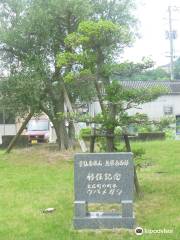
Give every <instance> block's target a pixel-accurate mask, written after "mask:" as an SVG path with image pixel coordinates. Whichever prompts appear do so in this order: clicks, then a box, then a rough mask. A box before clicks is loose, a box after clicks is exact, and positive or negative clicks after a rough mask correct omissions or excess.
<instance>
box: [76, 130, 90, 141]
mask: <svg viewBox="0 0 180 240" xmlns="http://www.w3.org/2000/svg"><path fill="white" fill-rule="evenodd" d="M90 135H91V128H83V129H81V131H80V134H79V137H80V138H88V139H89V137H90Z"/></svg>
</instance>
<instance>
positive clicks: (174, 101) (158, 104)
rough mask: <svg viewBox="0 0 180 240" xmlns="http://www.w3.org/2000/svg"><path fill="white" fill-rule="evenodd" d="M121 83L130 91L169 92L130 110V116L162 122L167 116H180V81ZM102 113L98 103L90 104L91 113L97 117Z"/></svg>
mask: <svg viewBox="0 0 180 240" xmlns="http://www.w3.org/2000/svg"><path fill="white" fill-rule="evenodd" d="M119 83H120V84H121V85H122V86H123V87H125V88H130V89H148V88H153V87H162V88H166V89H167V90H168V93H167V94H162V95H161V96H159V97H158V98H157V99H155V100H153V101H151V102H147V103H144V104H141V105H139V106H138V108H133V109H130V110H128V112H129V114H130V115H134V114H136V113H141V114H146V115H147V116H148V118H149V119H150V120H160V119H161V118H162V117H165V116H174V117H176V116H177V115H180V81H128V80H119ZM100 111H101V109H100V105H99V102H98V101H95V102H93V103H91V104H90V106H89V112H90V114H91V115H93V116H94V115H96V114H97V113H99V112H100Z"/></svg>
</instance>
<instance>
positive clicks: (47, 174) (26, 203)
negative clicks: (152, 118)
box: [0, 141, 180, 240]
mask: <svg viewBox="0 0 180 240" xmlns="http://www.w3.org/2000/svg"><path fill="white" fill-rule="evenodd" d="M142 144H143V147H144V148H145V150H146V158H147V160H148V161H149V162H151V163H152V164H150V166H148V167H146V168H142V169H141V170H140V171H138V176H139V181H140V183H141V188H142V190H143V192H144V196H143V198H142V199H139V200H136V201H135V212H136V218H137V224H138V225H139V226H141V227H142V228H146V229H164V228H165V229H173V231H174V232H173V234H145V235H143V236H140V237H139V236H135V234H134V232H133V231H129V230H124V229H120V230H112V231H101V230H97V231H74V230H73V226H72V218H73V160H72V155H73V152H64V153H59V152H57V151H50V150H48V149H45V148H44V147H40V148H39V147H38V148H37V147H35V148H28V149H23V150H14V151H13V152H12V153H10V154H9V155H7V154H4V153H3V152H0V240H1V239H2V240H37V239H38V240H41V239H42V240H59V239H60V240H84V239H85V240H94V239H98V240H120V239H128V240H130V239H136V238H137V239H138V238H140V239H143V240H148V239H157V240H158V239H163V240H164V239H169V240H170V239H171V240H174V239H176V240H179V239H180V216H179V213H180V204H179V203H180V200H179V199H180V188H179V183H180V159H179V158H180V157H179V156H180V142H178V141H162V142H146V143H133V145H135V146H136V147H138V146H142ZM48 207H54V208H56V211H54V212H53V213H52V214H44V213H43V209H45V208H48Z"/></svg>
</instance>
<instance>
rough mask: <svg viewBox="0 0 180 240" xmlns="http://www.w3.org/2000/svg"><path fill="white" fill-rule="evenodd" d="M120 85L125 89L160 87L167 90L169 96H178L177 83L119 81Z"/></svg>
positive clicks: (178, 82)
mask: <svg viewBox="0 0 180 240" xmlns="http://www.w3.org/2000/svg"><path fill="white" fill-rule="evenodd" d="M120 84H121V85H122V86H124V87H127V88H135V89H144V88H145V89H147V88H152V87H162V88H165V89H167V90H168V92H169V94H180V80H179V81H129V80H120Z"/></svg>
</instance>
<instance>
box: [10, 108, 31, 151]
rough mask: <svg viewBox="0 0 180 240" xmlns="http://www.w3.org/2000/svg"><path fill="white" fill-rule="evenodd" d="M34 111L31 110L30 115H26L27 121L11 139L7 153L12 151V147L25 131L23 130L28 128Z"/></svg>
mask: <svg viewBox="0 0 180 240" xmlns="http://www.w3.org/2000/svg"><path fill="white" fill-rule="evenodd" d="M32 116H33V113H32V112H30V113H29V114H28V116H27V117H26V119H25V121H24V122H23V124H22V126H21V127H20V129H19V131H18V132H17V134H16V135H15V136H14V137H13V139H12V140H11V142H10V143H9V145H8V147H7V150H6V153H10V151H11V150H12V148H13V147H14V146H15V144H16V142H17V140H18V138H19V136H20V135H21V133H22V132H23V130H24V129H25V128H26V125H27V124H28V122H29V120H30V119H31V118H32Z"/></svg>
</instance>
